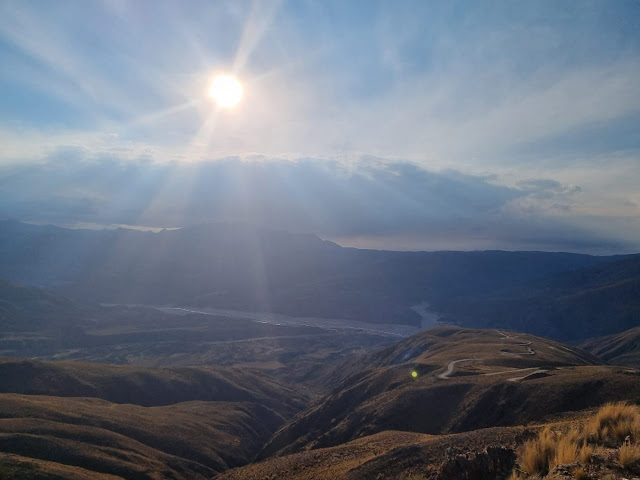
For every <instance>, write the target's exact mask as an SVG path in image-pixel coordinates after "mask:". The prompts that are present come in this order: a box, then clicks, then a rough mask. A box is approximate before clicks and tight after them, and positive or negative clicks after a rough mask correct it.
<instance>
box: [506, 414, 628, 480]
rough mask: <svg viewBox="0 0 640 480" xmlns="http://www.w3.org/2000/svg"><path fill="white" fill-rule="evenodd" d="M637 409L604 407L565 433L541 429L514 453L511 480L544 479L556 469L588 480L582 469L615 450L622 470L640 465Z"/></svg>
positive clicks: (576, 477) (548, 428) (547, 428)
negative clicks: (567, 469)
mask: <svg viewBox="0 0 640 480" xmlns="http://www.w3.org/2000/svg"><path fill="white" fill-rule="evenodd" d="M639 441H640V408H639V407H638V406H637V405H630V404H627V403H609V404H606V405H604V406H603V407H601V408H600V410H598V412H597V413H596V414H595V415H594V416H593V417H592V418H591V419H590V420H588V421H587V422H585V423H583V424H581V425H578V426H574V427H571V428H570V429H568V430H565V431H560V430H553V429H552V428H550V427H546V428H545V429H543V430H542V431H541V432H540V433H539V434H538V436H537V437H536V438H534V439H532V440H529V441H527V442H526V443H525V444H524V445H523V446H522V447H521V448H520V450H519V452H518V466H519V467H518V468H517V469H516V470H514V472H513V475H512V476H511V479H512V480H518V479H525V478H539V477H545V476H547V475H548V474H549V472H551V471H552V470H553V469H554V467H556V466H558V465H574V467H573V471H572V475H573V478H575V479H587V478H589V477H588V475H587V473H586V471H585V467H586V466H587V465H588V464H589V463H590V462H591V460H592V458H593V456H594V455H596V454H600V453H602V452H604V451H605V450H606V449H616V450H617V459H618V461H619V464H620V466H621V467H622V468H623V469H630V468H633V467H634V466H637V465H638V464H639V463H640V445H638V444H637V443H636V442H639Z"/></svg>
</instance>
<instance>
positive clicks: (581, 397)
mask: <svg viewBox="0 0 640 480" xmlns="http://www.w3.org/2000/svg"><path fill="white" fill-rule="evenodd" d="M336 371H337V372H341V373H339V377H338V380H339V379H340V378H342V380H341V381H339V382H338V383H337V384H336V385H335V386H334V388H333V390H331V392H330V393H329V394H327V395H326V396H323V397H322V398H320V399H318V400H317V401H314V402H313V403H312V404H311V405H310V406H309V407H307V408H306V409H305V410H303V411H302V412H301V413H299V414H298V415H297V416H296V417H295V418H293V419H292V420H291V421H290V422H289V423H288V424H286V425H285V426H283V427H282V428H281V429H280V430H279V431H278V432H277V433H276V434H275V435H274V437H273V438H272V439H271V441H270V442H269V444H268V445H267V446H266V447H265V448H264V450H263V451H262V452H261V455H260V456H261V458H266V457H269V456H271V455H273V454H288V453H294V452H299V451H302V450H305V449H310V448H323V447H329V446H335V445H339V444H341V443H344V442H347V441H350V440H353V439H356V438H359V437H362V436H366V435H371V434H374V433H377V432H381V431H385V430H403V431H410V432H419V433H428V434H443V433H454V432H464V431H471V430H475V429H479V428H486V427H493V426H508V425H522V424H526V423H530V422H538V421H541V420H543V419H545V418H547V417H548V416H549V415H550V414H561V413H563V412H570V411H577V410H582V409H585V408H589V407H594V406H597V405H600V404H602V403H604V402H607V401H610V400H618V399H627V398H636V397H634V395H636V396H637V395H639V394H640V382H639V381H638V378H639V377H638V375H637V373H636V372H635V371H634V372H631V373H630V372H628V371H626V370H624V369H621V368H619V367H607V366H603V365H599V360H598V359H597V358H596V357H593V356H592V355H590V354H588V353H586V352H583V351H581V350H577V349H573V348H570V347H567V346H566V345H563V344H560V343H558V342H554V341H551V340H547V339H544V338H540V337H535V336H532V335H525V334H515V333H509V332H502V331H496V330H471V329H460V328H438V329H432V330H427V331H425V332H422V333H419V334H416V335H413V336H412V337H409V338H408V339H406V340H403V341H401V342H398V343H397V344H395V345H392V346H390V347H386V348H383V349H381V350H379V351H377V352H374V353H371V354H368V355H364V356H362V357H361V358H359V359H354V360H351V361H348V362H346V363H345V364H342V365H340V366H339V367H338V368H337V369H336Z"/></svg>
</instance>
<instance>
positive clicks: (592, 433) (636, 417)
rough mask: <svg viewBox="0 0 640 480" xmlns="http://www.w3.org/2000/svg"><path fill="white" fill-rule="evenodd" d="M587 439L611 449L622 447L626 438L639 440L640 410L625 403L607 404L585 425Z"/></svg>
mask: <svg viewBox="0 0 640 480" xmlns="http://www.w3.org/2000/svg"><path fill="white" fill-rule="evenodd" d="M586 433H587V435H588V438H589V439H590V440H592V441H594V442H597V443H600V444H606V445H609V446H612V447H618V446H620V445H622V443H623V442H624V441H625V439H626V438H627V437H629V439H630V440H632V441H634V442H635V441H637V440H638V439H640V408H639V407H638V406H637V405H629V404H627V403H608V404H606V405H605V406H603V407H602V408H601V409H600V410H599V411H598V413H597V414H596V415H595V416H594V417H593V419H592V420H591V421H590V422H588V423H587V425H586Z"/></svg>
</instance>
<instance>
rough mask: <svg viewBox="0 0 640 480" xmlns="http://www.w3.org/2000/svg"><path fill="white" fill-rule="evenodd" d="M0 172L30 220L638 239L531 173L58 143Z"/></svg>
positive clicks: (389, 237)
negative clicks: (131, 155) (507, 177)
mask: <svg viewBox="0 0 640 480" xmlns="http://www.w3.org/2000/svg"><path fill="white" fill-rule="evenodd" d="M0 173H1V178H2V181H1V182H0V217H4V218H9V217H10V218H18V219H23V220H27V221H32V222H38V223H55V224H60V225H69V224H71V225H77V224H78V223H87V224H99V225H121V224H125V225H138V226H152V227H182V226H187V225H193V224H199V223H210V222H246V223H251V224H255V225H260V226H266V227H270V228H278V229H284V230H288V231H294V232H305V233H316V234H318V235H320V236H321V237H323V238H328V239H333V240H335V241H337V242H338V243H341V244H343V245H351V246H358V247H368V248H385V249H412V250H417V249H419V250H423V249H426V250H436V249H466V250H469V249H492V248H504V249H533V250H564V251H583V252H593V253H612V252H623V251H631V250H634V249H638V248H639V247H640V245H638V244H634V243H632V242H629V241H627V240H625V239H627V238H629V237H630V235H631V233H632V232H637V228H636V230H633V228H634V227H633V225H627V226H626V227H623V228H621V226H622V224H623V223H624V222H623V220H624V219H620V218H617V217H606V219H605V220H604V221H602V219H600V220H599V221H595V217H594V216H593V215H591V216H583V215H580V214H576V213H575V212H574V211H573V209H574V207H573V205H574V203H575V201H574V197H577V196H580V195H581V193H582V192H581V187H579V186H577V185H563V184H561V183H560V182H558V181H556V180H552V179H541V178H534V179H529V180H522V181H520V182H518V183H517V184H516V185H514V186H506V185H503V184H499V183H497V182H496V179H495V178H494V177H488V176H478V175H469V174H464V173H461V172H458V171H455V170H444V171H430V170H426V169H424V168H423V167H420V166H418V165H416V164H412V163H408V162H387V161H382V160H379V159H375V158H365V159H362V160H360V161H354V162H340V161H335V160H333V161H331V160H323V159H317V158H305V159H298V160H295V161H291V160H282V159H274V158H269V157H253V158H247V159H241V158H226V159H219V160H216V161H209V162H199V163H193V164H187V163H182V162H174V163H167V164H160V163H154V162H149V161H138V162H132V161H129V160H127V161H121V160H118V159H117V158H113V157H109V158H108V157H102V158H89V159H87V158H85V156H84V155H83V153H82V151H78V150H63V151H59V152H58V153H57V154H56V155H54V156H51V157H49V158H48V159H46V161H44V163H41V164H38V165H26V166H21V167H15V166H14V167H4V168H3V169H2V170H1V171H0ZM613 225H617V226H616V229H615V230H612V229H611V227H612V226H613Z"/></svg>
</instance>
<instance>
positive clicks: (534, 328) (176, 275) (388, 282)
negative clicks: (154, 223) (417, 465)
mask: <svg viewBox="0 0 640 480" xmlns="http://www.w3.org/2000/svg"><path fill="white" fill-rule="evenodd" d="M635 258H637V257H634V256H614V257H596V256H590V255H581V254H571V253H547V252H504V251H481V252H392V251H382V250H359V249H354V248H343V247H340V246H339V245H336V244H335V243H332V242H329V241H325V240H322V239H320V238H318V237H317V236H314V235H302V234H291V233H287V232H281V231H275V230H268V229H259V228H254V227H251V226H247V225H241V224H213V225H200V226H194V227H187V228H182V229H178V230H164V231H161V232H158V233H153V232H141V231H134V230H125V229H117V230H101V231H95V230H71V229H64V228H60V227H54V226H37V225H29V224H24V223H20V222H16V221H4V222H0V276H4V277H6V278H8V279H9V280H12V281H16V282H20V283H25V284H28V285H36V286H42V287H45V288H48V289H53V290H55V291H57V292H60V293H62V294H63V295H67V296H69V297H71V298H73V299H76V300H79V301H81V302H82V303H86V302H96V303H99V302H103V303H122V304H163V305H166V304H175V305H191V306H213V307H218V308H227V309H236V310H245V311H263V312H276V313H283V314H288V315H294V316H310V317H328V318H344V319H353V320H360V321H365V322H369V323H399V324H408V325H415V326H419V325H420V324H421V317H420V315H418V313H417V312H416V311H415V310H414V309H413V308H412V307H413V306H415V305H419V304H424V303H427V304H429V305H430V308H431V309H432V310H435V312H437V313H440V314H441V315H444V316H445V319H446V320H447V321H449V322H451V323H454V324H459V325H462V326H479V327H500V328H512V329H515V330H522V331H529V332H535V333H538V334H542V335H548V336H552V337H555V338H560V339H566V338H573V337H571V335H573V334H575V332H579V333H580V335H583V336H582V337H581V338H587V337H590V336H595V335H600V334H606V333H613V332H615V331H621V330H624V329H626V328H629V327H630V326H633V324H631V325H630V323H633V322H636V323H637V318H636V316H635V315H636V314H635V313H634V312H635V311H636V310H635V309H636V307H637V306H638V301H637V300H634V299H633V298H632V297H631V295H630V294H628V293H625V292H627V290H629V292H631V293H633V292H635V291H636V288H637V284H636V283H633V282H635V280H633V278H635V277H630V275H631V274H632V273H633V272H635V271H636V270H634V269H635V268H636V267H635V266H633V265H635V264H633V262H635V261H636V260H634V259H635ZM625 262H630V263H625ZM631 264H633V265H631ZM629 265H631V266H629ZM607 269H610V272H609V273H607V272H608V271H609V270H607ZM590 272H592V273H590ZM593 272H600V273H593ZM584 275H586V276H588V277H589V278H592V279H593V280H592V281H591V283H589V282H588V281H586V280H584ZM616 275H618V276H619V277H620V279H621V281H623V283H621V284H619V285H610V284H606V285H602V280H603V279H606V278H610V277H612V276H613V277H615V276H616ZM599 279H600V280H599ZM627 280H629V281H630V282H631V283H624V282H625V281H627ZM545 282H549V285H551V286H553V287H552V288H551V287H549V288H547V287H545ZM554 282H556V283H554ZM563 282H564V287H563V286H562V285H563ZM571 282H578V284H580V285H584V286H585V288H583V289H582V290H580V289H576V288H573V289H572V288H571ZM580 282H583V283H580ZM584 282H586V283H584ZM598 282H600V283H598ZM556 284H557V285H558V286H554V285H556ZM588 285H592V287H589V288H592V289H596V290H597V289H598V288H600V287H603V286H604V287H606V288H605V290H598V291H594V292H587V290H588V289H587V288H586V286H588ZM598 285H600V287H599V286H598ZM625 289H627V290H625ZM617 292H622V293H621V294H624V295H625V298H628V299H629V301H628V302H627V303H625V304H624V310H625V311H629V312H631V316H629V315H626V314H624V312H622V313H621V314H618V313H617V311H612V308H613V307H611V308H610V305H611V302H612V299H611V297H613V296H616V295H618V293H617ZM584 293H589V295H590V297H589V298H595V299H596V300H593V301H597V302H599V303H598V304H599V305H600V306H601V307H602V308H601V309H600V310H601V311H602V312H603V313H602V315H601V316H599V315H595V316H593V318H591V317H589V324H588V326H586V327H585V328H583V329H576V328H574V326H575V325H568V326H566V327H565V326H562V325H561V328H559V327H558V325H556V324H557V320H556V317H557V312H556V310H558V311H560V312H561V313H562V312H564V310H563V308H565V309H567V311H570V312H573V311H574V310H575V311H580V308H581V306H582V303H583V302H582V300H581V299H580V298H578V297H579V295H580V294H584ZM592 293H593V295H595V296H592V295H591V294H592ZM571 295H574V296H576V295H577V296H578V297H575V299H574V300H572V299H571V298H570V297H571ZM597 295H599V296H597ZM556 297H558V298H560V299H561V300H557V301H556V300H554V299H555V298H556ZM550 299H551V301H549V300H550ZM589 301H591V300H589ZM532 302H533V303H534V304H535V305H538V304H541V305H547V304H553V305H555V304H556V303H557V304H558V305H560V307H558V308H557V309H556V310H549V311H548V312H547V311H546V310H545V309H540V308H533V309H532V308H531V305H530V303H532ZM603 305H604V307H603ZM595 310H596V312H597V311H599V310H598V309H595ZM614 310H615V309H614ZM612 312H613V313H612ZM563 315H565V314H564V313H563ZM611 315H615V318H616V321H615V322H611V321H610V319H609V316H611ZM625 315H626V316H625ZM565 316H566V317H567V318H571V322H573V323H575V322H576V321H577V319H578V314H577V313H576V314H573V313H572V314H569V315H565ZM607 325H610V326H609V327H608V326H607ZM587 327H588V328H587ZM583 331H584V332H583Z"/></svg>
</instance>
